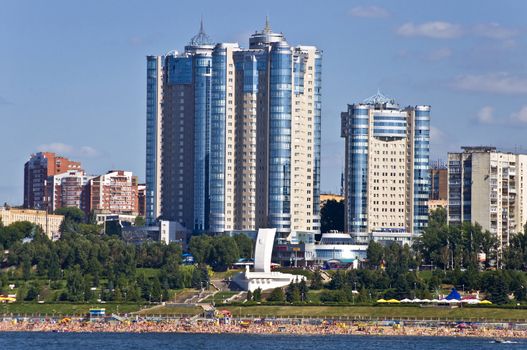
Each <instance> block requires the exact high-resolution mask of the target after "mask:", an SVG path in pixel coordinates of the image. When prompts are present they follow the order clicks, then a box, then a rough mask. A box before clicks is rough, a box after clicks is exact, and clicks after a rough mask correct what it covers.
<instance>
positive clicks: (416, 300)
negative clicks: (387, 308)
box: [411, 298, 422, 303]
mask: <svg viewBox="0 0 527 350" xmlns="http://www.w3.org/2000/svg"><path fill="white" fill-rule="evenodd" d="M411 302H412V303H420V302H422V300H421V299H419V298H414V299H412V301H411Z"/></svg>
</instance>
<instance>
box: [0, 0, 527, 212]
mask: <svg viewBox="0 0 527 350" xmlns="http://www.w3.org/2000/svg"><path fill="white" fill-rule="evenodd" d="M267 14H268V15H269V17H270V21H271V27H272V28H273V30H275V31H278V32H283V33H284V34H285V36H286V38H287V39H288V41H289V42H290V43H291V44H293V45H297V44H305V45H316V46H318V47H319V48H321V49H322V50H323V51H324V56H323V90H322V93H323V97H322V105H323V115H322V117H323V126H322V127H323V130H322V147H323V148H322V190H323V191H338V189H339V178H340V172H341V170H342V167H343V153H344V149H343V141H342V139H341V138H340V130H339V127H340V112H341V111H343V110H345V109H346V104H347V103H354V102H359V101H362V100H363V99H365V98H367V97H369V96H371V95H373V94H374V93H375V92H376V91H377V89H380V90H381V91H382V92H383V93H384V94H386V95H388V96H390V97H394V98H395V99H396V100H397V101H398V102H399V103H400V104H401V105H404V106H406V105H416V104H430V105H431V106H432V127H433V129H432V149H431V152H432V158H434V159H437V158H442V159H445V158H446V152H448V151H456V150H458V149H459V146H461V145H495V146H498V147H501V148H504V149H506V150H520V151H523V152H527V141H526V138H525V131H526V130H527V128H526V127H527V59H526V58H527V39H526V34H527V21H525V18H526V17H525V16H526V14H527V2H526V1H520V0H518V1H506V0H502V1H483V0H480V1H458V0H457V1H454V0H452V1H445V0H443V1H422V0H421V1H419V0H416V1H402V0H401V1H371V2H368V1H306V0H304V1H283V0H281V1H265V2H264V1H260V2H252V1H184V2H180V1H130V0H128V1H125V0H123V1H96V0H92V1H75V0H69V1H37V0H35V1H23V0H13V1H7V0H1V1H0V131H1V133H0V149H1V150H2V152H0V164H2V167H1V168H0V202H2V203H3V202H9V203H11V204H20V203H22V193H23V188H22V187H23V164H24V162H25V161H26V160H27V158H28V156H29V155H30V154H31V153H32V152H36V151H39V150H50V151H57V152H58V153H60V154H63V155H65V156H68V157H70V158H72V159H75V160H80V161H82V163H83V166H84V168H85V169H86V170H87V172H88V173H91V174H98V173H103V172H105V171H106V170H109V169H112V168H114V169H115V168H120V169H126V170H131V171H133V172H134V173H136V174H138V175H139V177H140V179H141V180H143V179H144V158H145V151H144V148H145V75H146V73H145V56H146V55H148V54H163V53H166V52H168V51H169V50H172V49H177V50H182V49H183V46H184V45H185V44H186V43H187V42H188V40H189V39H190V37H192V36H193V35H194V34H195V33H196V32H197V30H198V27H199V20H200V16H203V18H204V21H205V29H206V31H207V33H208V34H209V35H210V36H211V38H212V39H213V40H214V41H217V42H234V41H237V42H239V43H240V44H241V45H242V46H245V47H246V46H247V43H248V36H249V35H250V34H251V33H252V32H254V31H255V30H260V29H261V28H262V27H263V25H264V21H265V15H267Z"/></svg>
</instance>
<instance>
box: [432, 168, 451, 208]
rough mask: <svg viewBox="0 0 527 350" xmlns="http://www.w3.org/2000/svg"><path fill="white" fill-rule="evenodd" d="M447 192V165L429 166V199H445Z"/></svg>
mask: <svg viewBox="0 0 527 350" xmlns="http://www.w3.org/2000/svg"><path fill="white" fill-rule="evenodd" d="M447 194H448V169H447V167H446V166H445V167H439V166H437V167H435V166H433V167H431V168H430V200H446V199H447Z"/></svg>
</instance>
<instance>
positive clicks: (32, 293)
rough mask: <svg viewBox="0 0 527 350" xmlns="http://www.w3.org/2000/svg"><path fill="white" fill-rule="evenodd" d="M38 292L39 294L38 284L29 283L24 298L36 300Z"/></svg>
mask: <svg viewBox="0 0 527 350" xmlns="http://www.w3.org/2000/svg"><path fill="white" fill-rule="evenodd" d="M39 294H40V287H39V286H38V284H37V283H31V284H30V285H29V288H28V290H27V294H26V296H25V298H24V300H26V301H32V300H36V299H38V297H39Z"/></svg>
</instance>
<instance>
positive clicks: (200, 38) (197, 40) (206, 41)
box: [189, 18, 213, 46]
mask: <svg viewBox="0 0 527 350" xmlns="http://www.w3.org/2000/svg"><path fill="white" fill-rule="evenodd" d="M212 44H213V43H212V40H211V38H210V37H209V36H208V35H207V33H205V29H204V27H203V18H202V19H201V22H200V25H199V32H198V34H196V35H194V36H193V37H192V38H191V39H190V42H189V45H191V46H202V45H212Z"/></svg>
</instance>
